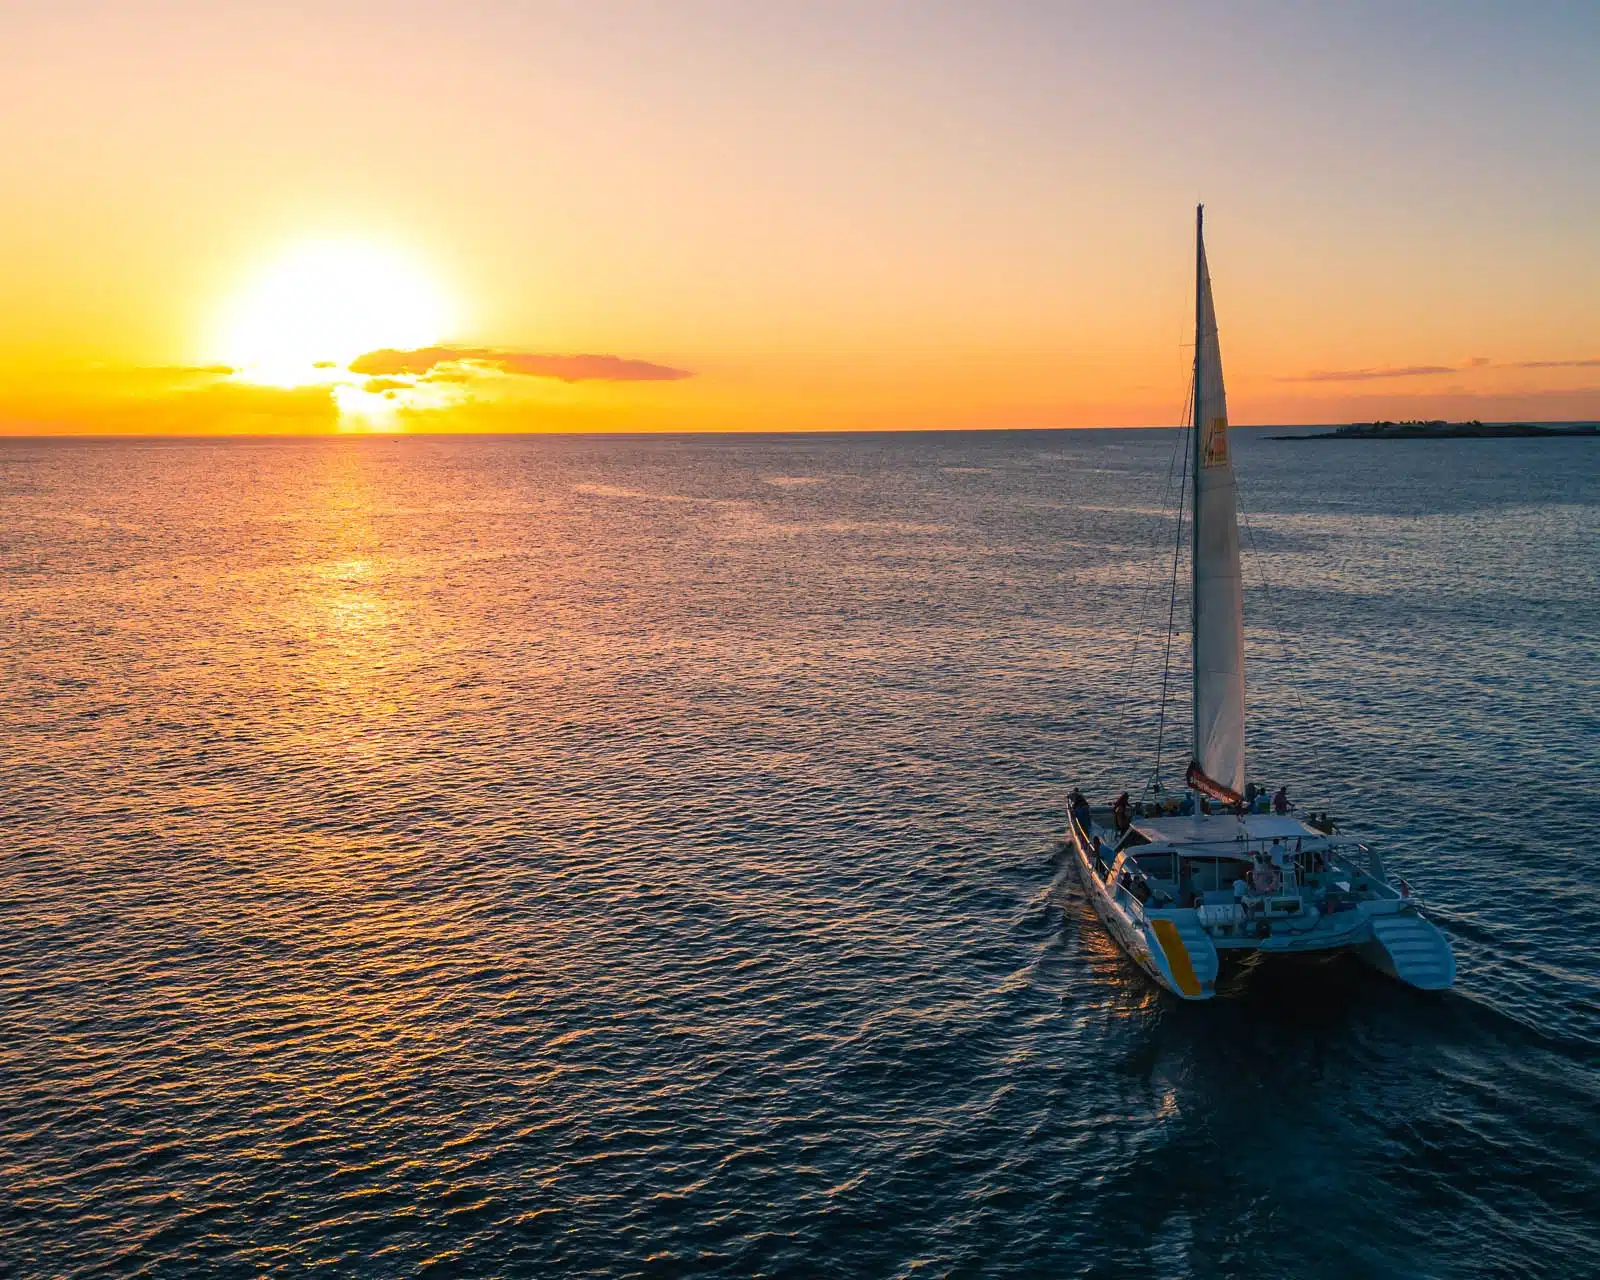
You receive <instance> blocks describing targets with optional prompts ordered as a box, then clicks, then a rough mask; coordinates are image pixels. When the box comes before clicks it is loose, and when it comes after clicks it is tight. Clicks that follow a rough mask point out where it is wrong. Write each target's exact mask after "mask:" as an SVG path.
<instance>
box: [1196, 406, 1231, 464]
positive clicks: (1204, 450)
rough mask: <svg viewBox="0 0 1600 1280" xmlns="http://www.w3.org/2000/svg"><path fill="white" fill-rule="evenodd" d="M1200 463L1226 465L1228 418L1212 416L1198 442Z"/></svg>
mask: <svg viewBox="0 0 1600 1280" xmlns="http://www.w3.org/2000/svg"><path fill="white" fill-rule="evenodd" d="M1200 465H1201V466H1204V467H1225V466H1227V465H1228V420H1227V419H1226V418H1221V417H1218V418H1213V419H1211V425H1210V426H1208V427H1207V428H1206V433H1205V437H1204V439H1203V440H1202V441H1201V443H1200Z"/></svg>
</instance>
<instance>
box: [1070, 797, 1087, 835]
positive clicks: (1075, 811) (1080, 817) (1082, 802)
mask: <svg viewBox="0 0 1600 1280" xmlns="http://www.w3.org/2000/svg"><path fill="white" fill-rule="evenodd" d="M1070 799H1071V801H1072V820H1073V821H1074V822H1076V823H1077V824H1078V825H1079V826H1080V827H1082V828H1083V829H1084V831H1086V832H1087V831H1088V830H1089V798H1088V797H1087V796H1086V795H1084V794H1083V792H1081V791H1079V790H1078V789H1077V788H1076V787H1074V788H1073V789H1072V795H1071V797H1070Z"/></svg>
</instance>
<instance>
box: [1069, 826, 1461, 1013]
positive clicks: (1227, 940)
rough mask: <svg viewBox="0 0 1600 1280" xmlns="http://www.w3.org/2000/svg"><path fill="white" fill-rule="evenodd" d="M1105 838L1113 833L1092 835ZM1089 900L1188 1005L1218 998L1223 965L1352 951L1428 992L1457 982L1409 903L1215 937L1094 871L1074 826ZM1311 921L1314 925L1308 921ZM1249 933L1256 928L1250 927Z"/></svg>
mask: <svg viewBox="0 0 1600 1280" xmlns="http://www.w3.org/2000/svg"><path fill="white" fill-rule="evenodd" d="M1089 834H1098V835H1100V836H1101V837H1102V838H1103V839H1108V838H1109V837H1110V834H1111V833H1110V832H1092V833H1089ZM1062 843H1063V845H1064V846H1065V848H1066V849H1067V851H1068V852H1069V853H1070V855H1071V857H1072V860H1073V863H1074V865H1075V867H1076V869H1077V872H1078V879H1079V881H1080V882H1081V883H1082V885H1083V889H1084V896H1085V897H1087V898H1088V900H1089V904H1090V905H1091V906H1092V907H1093V908H1094V911H1095V915H1096V916H1098V917H1099V918H1100V921H1101V923H1103V924H1104V925H1105V927H1106V931H1107V932H1108V933H1109V934H1110V935H1111V936H1112V938H1113V939H1114V940H1115V941H1116V943H1117V945H1118V946H1119V947H1121V949H1122V950H1123V952H1124V953H1125V954H1126V955H1127V956H1128V958H1129V959H1131V960H1132V961H1133V962H1134V963H1135V964H1136V965H1138V966H1139V968H1140V969H1141V970H1143V971H1144V973H1145V974H1146V975H1147V976H1148V977H1149V978H1151V979H1152V980H1153V981H1154V982H1155V983H1157V984H1158V985H1159V986H1161V987H1162V988H1163V989H1165V990H1167V991H1169V992H1171V993H1172V994H1173V995H1175V996H1178V997H1179V998H1180V999H1184V1000H1206V999H1210V998H1211V997H1212V996H1213V995H1214V994H1215V989H1216V977H1217V973H1218V971H1219V969H1220V967H1221V961H1222V958H1223V957H1225V956H1233V957H1238V958H1241V959H1242V958H1244V957H1245V956H1247V955H1250V954H1257V955H1331V954H1333V953H1336V952H1340V951H1348V952H1350V953H1351V954H1352V955H1354V956H1355V957H1356V958H1358V959H1360V960H1361V961H1363V962H1364V963H1366V964H1368V965H1370V966H1371V967H1373V968H1375V969H1377V970H1379V971H1380V972H1382V973H1385V974H1387V975H1389V976H1390V977H1393V978H1395V979H1396V980H1398V981H1400V982H1403V983H1405V984H1407V985H1408V986H1412V987H1416V988H1418V989H1421V990H1425V991H1439V990H1444V989H1447V988H1448V987H1450V986H1452V985H1453V984H1454V981H1455V960H1454V957H1453V955H1452V954H1451V950H1450V944H1449V942H1448V941H1447V940H1446V939H1445V937H1444V935H1443V934H1442V933H1440V932H1439V930H1438V929H1437V928H1436V927H1435V926H1434V925H1433V924H1432V923H1431V922H1430V921H1428V920H1426V919H1425V918H1423V917H1422V916H1421V915H1420V914H1418V912H1417V910H1416V905H1415V903H1414V902H1412V901H1411V900H1410V899H1407V898H1404V897H1399V896H1396V895H1391V896H1389V897H1387V898H1374V899H1371V900H1367V901H1361V902H1359V903H1351V904H1348V909H1345V910H1341V911H1339V912H1337V913H1336V914H1332V915H1320V914H1314V913H1307V914H1302V915H1300V916H1299V917H1298V918H1295V919H1291V920H1279V921H1275V922H1273V923H1272V924H1269V925H1266V926H1263V927H1265V928H1266V929H1267V930H1268V931H1267V932H1266V933H1265V934H1263V935H1259V936H1250V935H1248V934H1241V932H1240V931H1238V930H1235V929H1229V928H1224V929H1220V930H1217V931H1216V932H1215V933H1213V931H1212V930H1210V929H1208V928H1207V927H1206V926H1205V925H1204V924H1203V923H1202V922H1201V914H1200V912H1198V911H1196V910H1195V909H1193V908H1187V909H1180V908H1177V907H1162V908H1157V909H1153V910H1150V911H1146V910H1145V908H1144V907H1143V905H1142V904H1140V903H1138V902H1135V901H1134V900H1133V899H1131V898H1130V897H1129V895H1128V894H1127V892H1126V891H1125V890H1119V889H1118V888H1117V887H1116V885H1115V884H1114V883H1113V881H1112V880H1111V879H1107V878H1102V876H1101V875H1100V874H1098V873H1097V872H1096V870H1095V867H1094V855H1093V851H1092V849H1091V847H1090V844H1089V838H1088V835H1086V833H1084V832H1083V831H1081V830H1080V829H1079V828H1078V826H1077V824H1076V823H1073V824H1070V825H1069V828H1068V830H1067V833H1066V835H1065V837H1064V839H1063V842H1062ZM1308 920H1309V925H1308V923H1307V921H1308ZM1248 927H1250V928H1252V929H1253V928H1256V927H1257V926H1255V925H1251V926H1248Z"/></svg>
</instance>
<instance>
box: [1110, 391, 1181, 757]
mask: <svg viewBox="0 0 1600 1280" xmlns="http://www.w3.org/2000/svg"><path fill="white" fill-rule="evenodd" d="M1190 394H1191V395H1192V394H1193V392H1192V390H1191V392H1190ZM1189 406H1190V402H1189V400H1188V399H1185V401H1184V417H1185V418H1187V417H1188V416H1189ZM1185 430H1186V428H1180V429H1179V430H1178V432H1177V435H1176V436H1175V438H1174V440H1173V445H1172V453H1171V454H1170V455H1169V457H1168V459H1167V470H1166V475H1165V476H1164V477H1163V479H1162V482H1161V489H1160V491H1159V492H1158V494H1157V496H1156V510H1155V511H1154V512H1153V513H1152V514H1151V516H1150V522H1149V524H1148V526H1147V528H1148V530H1149V532H1148V533H1147V534H1146V535H1145V537H1144V538H1142V539H1140V540H1139V543H1138V545H1139V546H1141V547H1143V546H1146V545H1149V546H1150V547H1151V548H1152V549H1156V546H1157V537H1158V531H1159V528H1160V525H1161V523H1162V522H1163V521H1165V520H1166V518H1167V503H1168V502H1169V501H1170V495H1171V493H1172V491H1173V481H1174V479H1178V480H1179V483H1181V482H1182V479H1181V475H1180V473H1179V472H1178V470H1177V467H1178V452H1179V449H1180V448H1182V447H1183V446H1184V445H1185V443H1186V441H1185V437H1184V431H1185ZM1160 581H1161V578H1160V577H1159V576H1158V575H1155V574H1151V575H1150V577H1149V578H1148V579H1147V580H1145V581H1144V582H1143V583H1141V584H1140V586H1139V594H1138V598H1137V600H1136V602H1135V606H1134V611H1133V620H1134V624H1135V626H1134V641H1133V650H1132V653H1131V654H1130V655H1129V658H1128V664H1127V667H1126V668H1125V669H1124V671H1123V674H1122V681H1121V687H1122V688H1126V687H1128V685H1129V682H1130V681H1131V680H1132V678H1133V674H1134V669H1135V668H1136V667H1137V665H1138V661H1139V647H1140V645H1142V644H1143V643H1144V633H1145V623H1146V619H1147V618H1148V616H1149V602H1150V599H1151V597H1152V596H1153V594H1154V592H1155V589H1156V586H1157V585H1158V584H1159V583H1160ZM1132 706H1133V704H1132V703H1131V702H1129V703H1125V704H1124V707H1125V710H1124V712H1123V717H1122V723H1121V725H1120V726H1119V736H1120V737H1121V738H1122V739H1123V740H1127V737H1128V727H1129V726H1128V717H1129V713H1130V711H1131V708H1132Z"/></svg>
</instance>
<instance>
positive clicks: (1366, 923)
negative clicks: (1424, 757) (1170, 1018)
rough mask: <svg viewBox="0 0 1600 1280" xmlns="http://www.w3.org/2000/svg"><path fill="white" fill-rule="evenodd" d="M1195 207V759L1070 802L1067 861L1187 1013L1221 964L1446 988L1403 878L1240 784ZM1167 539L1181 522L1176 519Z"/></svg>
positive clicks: (1210, 326)
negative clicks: (1175, 770) (1316, 962)
mask: <svg viewBox="0 0 1600 1280" xmlns="http://www.w3.org/2000/svg"><path fill="white" fill-rule="evenodd" d="M1204 214H1205V211H1204V208H1203V207H1202V208H1199V209H1197V210H1196V211H1195V353H1194V384H1193V399H1192V402H1193V409H1194V416H1193V420H1192V422H1191V423H1190V430H1189V432H1188V435H1187V443H1186V445H1185V448H1186V450H1187V453H1188V456H1187V458H1186V461H1187V462H1188V464H1189V465H1188V466H1187V467H1186V469H1185V476H1184V485H1185V487H1186V489H1187V495H1188V496H1190V497H1191V502H1192V506H1191V515H1190V526H1191V527H1190V557H1189V560H1190V574H1191V582H1190V587H1191V592H1190V601H1191V604H1190V642H1191V646H1192V655H1193V673H1194V691H1193V692H1194V737H1193V755H1192V759H1191V762H1190V764H1189V767H1188V771H1187V773H1186V775H1185V777H1184V786H1183V787H1182V788H1181V789H1180V790H1177V791H1170V792H1169V791H1166V790H1164V789H1163V788H1162V786H1161V783H1160V778H1159V774H1158V775H1157V776H1156V777H1155V778H1154V779H1153V780H1152V782H1151V784H1150V785H1149V786H1148V787H1147V788H1146V789H1145V791H1144V793H1143V794H1142V795H1141V798H1140V799H1139V800H1138V801H1137V802H1134V801H1131V800H1130V799H1129V797H1128V795H1127V793H1126V792H1124V793H1123V794H1122V795H1121V796H1120V797H1118V801H1117V803H1116V804H1115V805H1113V806H1109V807H1106V806H1101V807H1098V808H1097V807H1094V806H1092V805H1090V804H1089V803H1088V800H1087V798H1086V797H1085V796H1084V795H1083V793H1082V792H1081V791H1079V790H1077V789H1076V788H1075V789H1074V792H1073V801H1072V816H1071V819H1070V821H1069V823H1068V831H1067V838H1066V840H1065V841H1064V844H1065V845H1066V847H1067V848H1068V849H1069V850H1070V851H1071V853H1072V855H1073V856H1074V857H1075V859H1076V863H1077V869H1078V874H1079V877H1080V879H1081V880H1082V881H1083V885H1084V890H1085V892H1086V894H1087V896H1088V899H1089V901H1090V903H1091V904H1092V905H1093V906H1094V909H1095V912H1096V914H1097V915H1099V917H1100V919H1101V920H1102V921H1104V922H1105V925H1106V927H1107V929H1108V930H1109V931H1110V933H1111V935H1112V937H1114V938H1115V939H1116V940H1117V942H1118V944H1120V945H1121V947H1122V949H1123V950H1124V951H1126V952H1127V954H1128V955H1129V957H1130V958H1131V959H1132V960H1133V961H1134V962H1135V963H1136V964H1138V966H1139V967H1140V968H1141V969H1143V970H1144V971H1145V972H1146V973H1147V974H1149V975H1150V977H1151V978H1153V979H1155V981H1156V982H1157V983H1159V984H1160V985H1161V986H1163V987H1165V988H1166V989H1167V990H1168V991H1171V992H1173V993H1174V994H1176V995H1178V996H1181V997H1182V998H1183V999H1185V1000H1207V999H1210V998H1211V997H1212V996H1213V995H1214V994H1215V993H1216V983H1217V976H1218V972H1219V970H1220V967H1221V962H1222V957H1223V955H1224V954H1227V953H1235V954H1239V953H1249V952H1257V953H1262V954H1271V953H1301V954H1303V953H1307V952H1328V951H1338V950H1348V951H1350V952H1353V953H1354V954H1355V955H1357V956H1359V957H1360V958H1361V959H1362V960H1364V961H1366V962H1367V963H1368V964H1370V965H1372V966H1374V967H1375V968H1377V969H1379V970H1381V971H1382V972H1384V973H1387V974H1389V975H1390V976H1392V977H1394V978H1397V979H1399V980H1400V981H1401V982H1404V983H1407V984H1409V985H1410V986H1413V987H1420V988H1423V989H1424V990H1430V991H1432V990H1441V989H1443V988H1446V987H1449V986H1451V985H1452V984H1453V983H1454V981H1455V958H1454V955H1453V954H1452V952H1451V950H1450V944H1449V942H1448V941H1447V940H1446V939H1445V937H1444V935H1443V934H1442V933H1440V932H1439V930H1438V928H1437V927H1435V926H1434V924H1433V923H1432V922H1431V921H1429V920H1428V919H1427V918H1426V917H1424V916H1423V915H1422V914H1421V913H1420V911H1419V909H1418V905H1419V904H1418V902H1417V898H1416V896H1415V895H1414V894H1413V893H1412V892H1411V889H1410V886H1409V885H1408V884H1407V883H1406V882H1405V881H1404V880H1398V881H1391V880H1390V878H1389V876H1388V875H1387V873H1386V871H1385V869H1384V866H1383V862H1382V859H1381V858H1380V857H1379V856H1378V855H1377V854H1376V853H1374V852H1373V851H1371V850H1369V849H1367V848H1366V846H1364V845H1360V844H1352V843H1349V842H1347V841H1345V840H1343V839H1341V838H1338V837H1336V836H1335V834H1334V831H1335V828H1334V826H1333V824H1332V823H1330V822H1328V821H1326V819H1325V817H1324V818H1323V819H1321V820H1313V821H1304V820H1302V819H1301V818H1300V817H1298V816H1295V815H1294V814H1292V813H1291V812H1289V807H1288V805H1287V793H1286V791H1282V792H1279V793H1278V794H1277V795H1275V796H1273V797H1272V799H1271V801H1268V800H1267V799H1266V797H1265V794H1264V793H1263V794H1262V795H1260V796H1258V795H1257V788H1256V787H1255V786H1254V785H1251V784H1247V783H1246V780H1245V752H1244V726H1245V695H1244V583H1243V577H1242V575H1241V572H1240V563H1239V526H1238V517H1237V508H1238V486H1237V482H1236V480H1235V477H1234V471H1233V461H1232V459H1231V457H1230V456H1229V451H1228V409H1227V401H1226V399H1225V397H1224V394H1223V386H1222V354H1221V348H1220V344H1219V343H1218V339H1217V319H1216V312H1215V309H1214V307H1213V305H1212V301H1211V276H1210V273H1209V271H1208V270H1207V268H1206V250H1205V234H1204ZM1178 519H1179V536H1180V538H1181V531H1182V521H1183V502H1182V496H1180V499H1179V507H1178Z"/></svg>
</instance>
